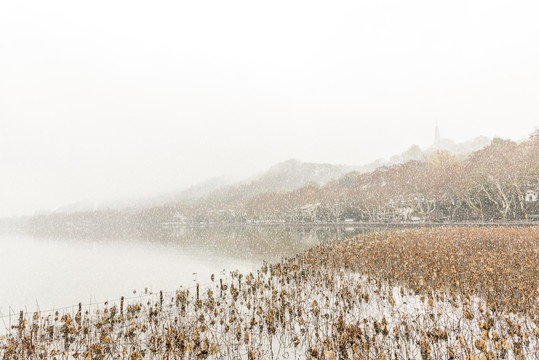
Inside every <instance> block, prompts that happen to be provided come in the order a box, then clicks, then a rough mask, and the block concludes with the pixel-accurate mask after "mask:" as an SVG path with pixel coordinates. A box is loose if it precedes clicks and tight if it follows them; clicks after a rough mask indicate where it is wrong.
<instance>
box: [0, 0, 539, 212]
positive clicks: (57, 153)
mask: <svg viewBox="0 0 539 360" xmlns="http://www.w3.org/2000/svg"><path fill="white" fill-rule="evenodd" d="M537 14H539V2H537V1H535V0H530V1H518V0H510V1H496V0H481V1H470V0H456V1H455V0H454V1H433V0H424V1H420V0H408V1H387V0H386V1H384V0H381V1H380V0H377V1H366V0H360V1H324V2H320V1H313V0H309V1H293V0H286V1H277V0H272V1H252V0H246V1H235V0H231V1H222V0H218V1H209V0H201V1H151V2H150V1H133V0H130V1H120V0H118V1H110V0H108V1H101V0H94V1H87V2H80V1H72V0H66V1H41V0H33V1H32V0H28V1H1V2H0V216H10V215H19V214H32V213H33V212H34V211H35V210H38V209H44V208H50V209H54V208H56V207H58V206H61V205H65V204H68V203H71V202H77V201H80V200H85V199H107V198H115V197H125V196H137V195H141V194H149V193H152V192H153V193H159V192H164V191H168V190H171V189H180V188H182V187H184V186H186V185H189V184H192V183H196V182H198V181H202V180H205V179H206V178H208V177H212V176H216V175H230V174H241V175H246V174H251V173H254V172H258V171H261V170H263V169H265V168H267V167H269V166H271V165H272V164H274V163H276V162H279V161H283V160H286V159H288V158H292V157H293V158H297V159H300V160H304V161H315V162H330V163H346V164H363V163H367V162H371V161H373V160H375V159H377V158H380V157H386V158H387V157H389V156H390V155H393V154H396V153H400V152H402V151H403V150H405V149H406V148H408V147H409V146H410V145H412V144H419V145H420V146H423V147H425V146H428V145H430V143H431V141H432V138H433V132H434V130H433V128H434V122H435V121H436V120H437V121H438V122H439V124H440V129H441V132H442V136H444V137H451V138H453V139H455V140H457V141H462V140H467V139H470V138H472V137H475V136H478V135H485V136H490V137H493V136H501V137H504V138H512V139H516V140H519V139H523V138H525V137H527V136H528V135H529V134H530V133H531V132H532V131H533V130H534V128H535V127H536V126H539V101H538V100H539V21H537Z"/></svg>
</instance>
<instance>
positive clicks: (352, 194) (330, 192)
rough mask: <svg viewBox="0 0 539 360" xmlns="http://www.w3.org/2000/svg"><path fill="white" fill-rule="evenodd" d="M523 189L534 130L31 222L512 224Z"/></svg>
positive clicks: (129, 225)
mask: <svg viewBox="0 0 539 360" xmlns="http://www.w3.org/2000/svg"><path fill="white" fill-rule="evenodd" d="M527 191H535V192H537V193H539V131H536V132H534V133H533V134H532V135H531V136H530V137H529V139H528V140H526V141H523V142H520V143H516V142H514V141H511V140H503V139H499V138H497V139H494V140H493V141H492V143H491V144H490V145H489V146H488V147H486V148H484V149H482V150H479V151H476V152H474V153H472V154H471V155H470V156H469V157H467V158H465V159H461V158H458V157H456V156H454V155H452V154H451V153H449V152H445V151H438V152H435V153H433V154H432V155H431V156H430V157H429V158H427V159H426V160H425V161H409V162H406V163H404V164H400V165H395V166H391V167H383V168H379V169H377V170H376V171H373V172H369V173H364V174H359V173H357V172H352V173H348V174H346V175H345V176H343V177H341V178H339V179H338V180H335V181H332V182H330V183H327V184H326V185H324V186H319V185H317V184H315V183H310V184H307V185H306V186H304V187H302V188H300V189H297V190H294V191H287V192H273V193H263V194H259V195H254V196H251V197H242V198H234V199H228V200H226V199H220V200H219V199H218V200H216V199H215V197H211V196H210V197H208V198H206V199H202V200H200V201H199V202H198V203H195V204H190V205H184V204H170V205H167V206H161V207H155V208H150V209H138V210H137V209H130V210H126V211H98V212H87V213H76V214H54V215H49V216H38V217H35V218H33V219H31V220H30V221H31V224H32V225H33V227H34V228H36V229H41V230H43V229H45V231H53V232H55V231H57V230H59V229H61V230H62V231H66V230H68V231H69V230H73V231H74V232H80V231H81V230H89V231H94V230H99V231H104V230H103V229H109V230H110V231H113V232H122V231H124V229H130V231H132V230H133V229H135V230H137V231H146V230H149V231H152V232H155V231H156V230H157V229H160V228H163V226H165V227H166V225H170V224H172V225H174V224H177V223H186V224H193V223H195V224H200V223H256V222H287V223H290V222H291V223H297V222H342V221H347V220H353V221H365V222H400V221H492V220H494V221H511V220H525V219H529V218H531V217H534V218H535V217H538V215H539V201H529V199H528V201H527V199H526V192H527ZM532 200H533V199H532ZM104 235H110V234H104ZM116 235H117V234H116Z"/></svg>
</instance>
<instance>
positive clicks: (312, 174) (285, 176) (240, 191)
mask: <svg viewBox="0 0 539 360" xmlns="http://www.w3.org/2000/svg"><path fill="white" fill-rule="evenodd" d="M356 169H357V167H353V166H346V165H332V164H319V163H306V162H301V161H299V160H295V159H290V160H287V161H284V162H281V163H278V164H276V165H274V166H273V167H271V168H270V169H269V170H268V171H266V172H265V173H263V174H261V175H259V176H257V177H255V178H254V179H253V180H251V181H249V182H244V183H240V184H234V185H230V186H227V187H224V188H222V189H219V190H216V191H214V192H212V193H210V194H209V195H208V196H207V197H206V198H205V199H204V202H207V203H216V202H224V203H227V202H232V201H236V200H247V199H249V198H251V197H253V196H256V195H259V194H263V193H276V192H277V193H279V192H287V191H292V190H296V189H299V188H301V187H303V186H305V185H307V184H309V183H316V184H318V185H324V184H326V183H328V182H329V181H331V180H335V179H338V178H340V177H341V176H343V175H344V174H346V173H348V172H350V171H353V170H356Z"/></svg>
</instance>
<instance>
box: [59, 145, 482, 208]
mask: <svg viewBox="0 0 539 360" xmlns="http://www.w3.org/2000/svg"><path fill="white" fill-rule="evenodd" d="M490 143H491V139H489V138H487V137H484V136H479V137H476V138H474V139H473V140H469V141H466V142H462V143H456V142H454V141H453V140H451V139H447V138H438V139H435V141H434V143H433V144H432V145H431V146H429V147H428V148H426V149H421V148H420V147H419V146H417V145H413V146H411V147H410V148H409V149H407V150H406V151H403V152H402V153H400V154H398V155H393V156H391V157H390V158H389V160H386V159H378V160H376V161H374V162H372V163H369V164H366V165H362V166H347V165H333V164H327V163H308V162H302V161H299V160H296V159H289V160H287V161H283V162H281V163H278V164H276V165H274V166H272V167H271V168H269V169H268V170H267V171H266V172H264V173H262V174H259V175H257V176H255V177H253V178H252V179H250V180H244V181H241V182H237V183H233V184H231V182H230V181H229V180H227V179H226V178H224V177H214V178H211V179H208V180H206V181H204V182H201V183H198V184H195V185H193V186H190V187H188V188H186V189H183V190H178V191H175V192H174V191H172V192H167V193H163V194H160V195H155V196H149V197H144V198H135V199H123V200H110V201H102V202H95V201H93V202H92V201H83V202H78V203H72V204H69V205H66V206H63V207H61V208H58V209H57V210H56V211H55V212H57V213H75V212H84V211H94V210H121V209H127V208H150V207H155V206H162V205H165V204H196V203H206V204H216V203H229V202H234V201H243V200H248V199H250V198H252V197H254V196H256V195H259V194H263V193H280V192H287V191H293V190H296V189H299V188H301V187H303V186H305V185H307V184H309V183H313V184H314V183H316V184H318V185H325V184H326V183H328V182H330V181H332V180H336V179H338V178H341V177H342V176H343V175H345V174H347V173H349V172H351V171H359V172H360V173H369V172H372V171H375V170H376V169H378V168H380V167H382V166H392V165H398V164H403V163H406V162H408V161H411V160H417V161H424V160H425V159H427V158H428V157H429V155H431V154H432V153H433V152H434V151H437V150H447V151H449V152H451V153H453V154H455V155H460V157H461V158H462V157H466V156H468V155H469V154H471V153H473V152H474V151H477V150H480V149H483V148H484V147H486V146H488V145H489V144H490Z"/></svg>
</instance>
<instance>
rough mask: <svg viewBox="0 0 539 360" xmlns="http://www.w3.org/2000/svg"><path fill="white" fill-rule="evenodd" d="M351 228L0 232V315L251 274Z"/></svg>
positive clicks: (103, 299)
mask: <svg viewBox="0 0 539 360" xmlns="http://www.w3.org/2000/svg"><path fill="white" fill-rule="evenodd" d="M365 231H366V230H365V229H355V228H346V229H345V228H297V227H291V228H284V227H244V228H218V227H207V228H187V227H180V228H174V229H168V230H164V231H162V232H160V233H159V234H152V235H144V236H141V235H136V236H135V235H122V236H110V235H108V236H96V235H95V234H94V235H88V234H87V235H85V236H80V234H79V235H73V234H70V235H66V234H61V235H60V234H48V235H47V236H43V235H29V234H21V233H19V234H13V233H11V234H0V316H2V315H6V314H8V313H9V311H10V309H11V311H16V310H19V309H23V310H26V311H35V310H36V309H37V308H38V307H39V309H41V310H49V309H55V308H60V307H66V306H72V305H76V304H78V303H79V302H82V303H98V302H103V301H107V300H112V299H116V298H118V297H120V296H133V291H137V294H141V293H144V291H145V288H147V289H148V291H149V292H152V291H153V292H157V291H159V290H164V291H171V290H174V289H177V288H179V287H180V286H183V287H187V286H192V285H194V284H196V282H199V283H207V282H209V281H210V276H211V274H215V275H216V277H219V276H220V275H221V274H228V273H229V272H230V271H232V270H239V271H240V272H250V271H256V270H257V269H258V268H259V267H260V265H261V264H262V263H263V261H264V260H266V261H269V262H274V261H278V260H280V259H281V258H282V257H286V256H292V255H294V254H297V253H298V252H300V251H303V250H305V249H307V248H310V247H312V246H316V245H319V244H321V243H324V242H327V241H331V240H334V239H340V238H343V237H345V236H350V235H352V234H355V233H359V232H365Z"/></svg>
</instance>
